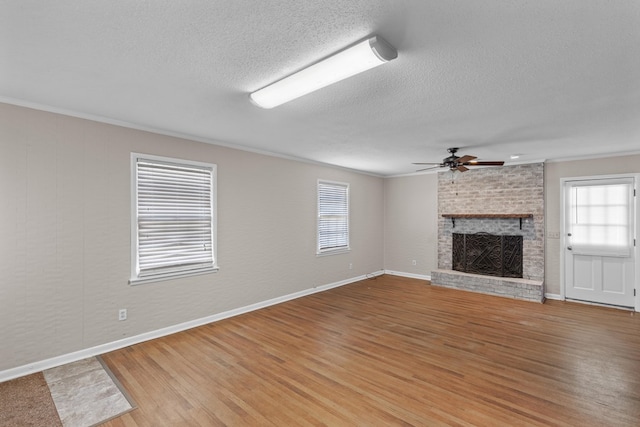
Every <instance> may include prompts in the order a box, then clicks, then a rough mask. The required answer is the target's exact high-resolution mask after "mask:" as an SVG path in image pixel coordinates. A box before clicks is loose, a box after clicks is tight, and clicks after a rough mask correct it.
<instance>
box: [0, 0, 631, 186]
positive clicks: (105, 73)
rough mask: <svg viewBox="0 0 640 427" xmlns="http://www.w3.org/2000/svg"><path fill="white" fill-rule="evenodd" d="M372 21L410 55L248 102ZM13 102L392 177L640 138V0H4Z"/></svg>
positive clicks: (1, 56)
mask: <svg viewBox="0 0 640 427" xmlns="http://www.w3.org/2000/svg"><path fill="white" fill-rule="evenodd" d="M373 34H377V35H380V36H382V37H383V38H385V39H386V40H387V41H388V42H389V43H390V44H391V45H393V46H394V47H395V48H396V49H397V50H398V55H399V56H398V58H397V59H396V60H394V61H392V62H389V63H388V64H385V65H383V66H381V67H378V68H375V69H373V70H370V71H367V72H366V73H363V74H360V75H358V76H355V77H352V78H350V79H348V80H345V81H342V82H339V83H337V84H335V85H333V86H330V87H327V88H325V89H322V90H320V91H318V92H315V93H312V94H310V95H307V96H305V97H302V98H299V99H297V100H294V101H292V102H289V103H287V104H284V105H282V106H280V107H276V108H274V109H271V110H264V109H261V108H259V107H256V106H255V105H253V104H252V103H251V102H250V101H249V98H248V93H249V92H251V91H253V90H255V89H258V88H260V87H262V86H264V85H266V84H268V83H271V82H272V81H274V80H277V79H279V78H281V77H284V76H286V75H288V74H290V73H291V72H293V71H295V70H298V69H300V68H303V67H304V66H306V65H308V64H310V63H312V62H315V61H316V60H318V59H320V58H323V57H325V56H327V55H329V54H331V53H333V52H335V51H337V50H340V49H342V48H344V47H346V46H348V45H350V44H352V43H354V42H355V41H358V40H360V39H363V38H364V37H366V36H368V35H373ZM0 101H1V102H7V103H13V104H18V105H26V106H31V107H35V108H41V109H45V110H50V111H58V112H63V113H67V114H71V115H76V116H80V117H88V118H92V119H96V120H104V121H107V122H112V123H123V124H128V125H131V126H133V127H138V128H143V129H150V130H156V131H158V132H164V133H168V134H173V135H182V136H186V137H190V138H193V139H197V140H200V141H206V142H212V143H215V144H222V145H229V146H234V147H238V148H244V149H249V150H254V151H258V152H269V153H274V154H278V155H284V156H290V157H295V158H300V159H307V160H312V161H317V162H322V163H329V164H333V165H338V166H342V167H347V168H351V169H356V170H361V171H364V172H368V173H373V174H378V175H395V174H404V173H411V172H413V171H414V170H415V169H416V167H415V166H413V165H411V163H412V162H420V161H425V162H430V161H434V162H435V161H440V160H441V159H442V158H443V157H446V155H447V153H446V149H447V147H452V146H455V147H462V149H461V150H460V154H473V155H476V156H478V157H479V159H480V160H505V161H507V162H509V156H510V155H512V154H520V155H521V158H520V159H519V160H518V161H533V160H542V159H562V158H577V157H585V156H599V155H608V154H614V153H631V152H639V151H640V1H638V0H615V1H611V0H602V1H597V0H536V1H524V0H521V1H514V0H504V1H498V0H487V1H477V0H458V1H441V0H438V1H375V0H351V1H345V0H313V1H293V0H291V1H284V0H270V1H264V2H259V1H250V0H227V1H211V0H206V1H204V0H203V1H175V0H153V1H144V0H110V1H78V0H56V1H55V2H54V1H43V0H40V1H35V0H0Z"/></svg>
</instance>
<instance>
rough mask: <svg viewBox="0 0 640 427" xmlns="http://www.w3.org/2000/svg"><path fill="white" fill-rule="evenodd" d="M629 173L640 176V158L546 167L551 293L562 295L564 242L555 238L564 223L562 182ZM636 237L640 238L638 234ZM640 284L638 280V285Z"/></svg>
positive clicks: (548, 284) (547, 279)
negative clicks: (569, 179) (562, 244)
mask: <svg viewBox="0 0 640 427" xmlns="http://www.w3.org/2000/svg"><path fill="white" fill-rule="evenodd" d="M628 173H640V154H636V155H627V156H619V157H604V158H599V159H588V160H574V161H567V162H549V163H547V164H546V168H545V198H546V201H547V203H546V218H547V225H546V228H547V231H548V235H547V240H546V251H545V257H546V262H545V265H546V268H545V286H546V291H547V292H548V293H551V294H556V295H559V294H561V289H560V287H561V283H562V282H561V273H560V272H561V268H560V252H561V250H562V247H561V243H562V240H561V239H560V238H557V237H555V236H556V234H555V233H560V229H561V227H560V225H561V222H562V217H561V200H560V197H561V194H562V192H561V188H560V179H562V178H570V177H589V176H597V175H616V174H628ZM638 209H640V205H638ZM638 226H640V224H638ZM551 235H553V237H551ZM636 236H638V232H637V231H636ZM638 274H640V273H638ZM639 280H640V279H639V278H638V277H637V278H636V283H638V281H639Z"/></svg>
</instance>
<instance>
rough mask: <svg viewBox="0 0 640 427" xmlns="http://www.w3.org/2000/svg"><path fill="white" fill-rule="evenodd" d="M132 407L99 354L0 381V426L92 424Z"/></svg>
mask: <svg viewBox="0 0 640 427" xmlns="http://www.w3.org/2000/svg"><path fill="white" fill-rule="evenodd" d="M134 408H135V404H134V403H133V401H132V400H131V399H130V397H129V396H128V395H127V394H126V392H124V390H123V389H122V387H121V386H120V383H119V382H118V380H117V379H116V378H115V377H114V376H113V375H112V373H111V371H110V370H109V368H108V367H107V366H106V365H104V363H103V362H102V359H100V358H99V357H91V358H88V359H84V360H80V361H78V362H74V363H69V364H67V365H63V366H59V367H57V368H52V369H47V370H46V371H44V372H38V373H35V374H32V375H27V376H25V377H22V378H17V379H14V380H11V381H6V382H3V383H0V427H17V426H20V427H23V426H24V427H27V426H34V427H35V426H38V427H42V426H47V427H59V426H64V427H90V426H94V425H98V424H101V423H103V422H105V421H107V420H110V419H112V418H115V417H117V416H120V415H122V414H124V413H126V412H128V411H131V410H132V409H134Z"/></svg>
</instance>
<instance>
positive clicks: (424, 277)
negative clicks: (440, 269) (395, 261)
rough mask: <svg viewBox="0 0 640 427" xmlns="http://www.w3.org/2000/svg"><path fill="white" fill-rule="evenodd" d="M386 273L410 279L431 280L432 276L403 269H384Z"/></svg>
mask: <svg viewBox="0 0 640 427" xmlns="http://www.w3.org/2000/svg"><path fill="white" fill-rule="evenodd" d="M384 274H390V275H392V276H400V277H408V278H410V279H420V280H429V281H431V276H430V275H425V274H415V273H405V272H402V271H393V270H384Z"/></svg>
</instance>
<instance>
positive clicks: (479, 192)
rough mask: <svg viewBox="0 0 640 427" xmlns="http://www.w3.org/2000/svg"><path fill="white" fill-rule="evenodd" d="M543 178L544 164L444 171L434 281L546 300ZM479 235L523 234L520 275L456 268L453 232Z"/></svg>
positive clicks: (445, 284) (439, 204) (441, 183)
mask: <svg viewBox="0 0 640 427" xmlns="http://www.w3.org/2000/svg"><path fill="white" fill-rule="evenodd" d="M543 179H544V164H543V163H536V164H528V165H515V166H504V167H499V168H483V169H475V170H470V171H467V172H464V173H460V172H454V173H452V172H441V173H439V174H438V213H439V220H438V270H434V271H432V272H431V283H432V285H436V286H445V287H450V288H456V289H464V290H469V291H474V292H482V293H489V294H493V295H500V296H505V297H510V298H516V299H524V300H529V301H537V302H543V301H544V193H543V189H544V181H543ZM478 233H480V235H491V236H498V239H500V236H506V235H508V236H520V237H519V238H521V239H522V253H521V256H522V261H521V277H499V276H497V275H493V274H476V273H475V272H469V271H457V270H460V268H456V269H454V265H453V263H454V256H453V239H454V234H455V235H460V234H467V235H478ZM481 241H482V239H481ZM488 250H489V249H487V250H485V251H484V252H485V255H487V256H488V254H489V252H487V251H488ZM483 256H484V255H483ZM484 261H487V260H484ZM508 276H509V275H508ZM510 276H513V274H510Z"/></svg>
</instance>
